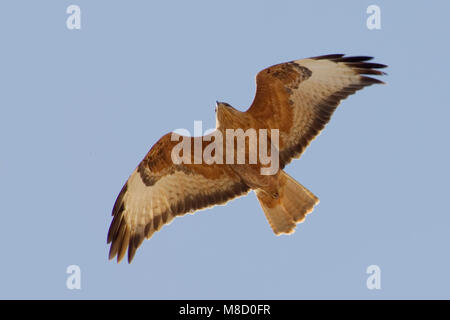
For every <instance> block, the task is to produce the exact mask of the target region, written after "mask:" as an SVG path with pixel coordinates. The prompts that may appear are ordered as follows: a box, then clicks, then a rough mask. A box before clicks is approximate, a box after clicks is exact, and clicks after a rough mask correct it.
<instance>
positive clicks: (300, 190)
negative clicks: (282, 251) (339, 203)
mask: <svg viewBox="0 0 450 320" xmlns="http://www.w3.org/2000/svg"><path fill="white" fill-rule="evenodd" d="M278 194H279V197H278V198H277V199H274V198H273V197H272V196H271V195H269V194H267V193H266V192H264V191H262V190H257V191H256V195H257V197H258V200H259V203H260V204H261V207H262V209H263V211H264V214H265V215H266V218H267V220H268V221H269V224H270V226H271V227H272V230H273V232H274V233H275V234H276V235H279V234H282V233H286V234H290V233H293V232H294V231H295V226H296V224H297V223H300V222H303V221H304V220H305V217H306V215H307V214H308V213H311V212H312V211H313V209H314V206H315V205H317V204H318V203H319V199H318V198H317V197H316V196H315V195H314V194H313V193H312V192H311V191H309V190H308V189H306V188H305V187H303V186H302V185H301V184H300V183H298V182H297V181H295V180H294V179H293V178H292V177H291V176H289V175H288V174H287V173H285V172H284V171H282V172H281V176H280V190H279V191H278Z"/></svg>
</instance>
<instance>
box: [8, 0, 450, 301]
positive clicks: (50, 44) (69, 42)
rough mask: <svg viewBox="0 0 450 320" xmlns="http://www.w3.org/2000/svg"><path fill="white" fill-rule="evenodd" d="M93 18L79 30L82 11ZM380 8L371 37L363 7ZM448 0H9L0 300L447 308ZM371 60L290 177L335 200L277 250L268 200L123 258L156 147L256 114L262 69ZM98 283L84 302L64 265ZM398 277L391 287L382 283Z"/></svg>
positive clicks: (185, 223)
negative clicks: (113, 240)
mask: <svg viewBox="0 0 450 320" xmlns="http://www.w3.org/2000/svg"><path fill="white" fill-rule="evenodd" d="M71 4H77V5H79V6H80V8H81V12H82V14H81V30H68V29H67V27H66V18H67V16H68V15H67V14H66V8H67V7H68V6H69V5H71ZM370 4H377V5H379V6H380V8H381V30H368V29H367V27H366V18H367V16H368V15H367V14H366V8H367V7H368V6H369V5H370ZM449 12H450V3H449V2H448V1H434V2H433V3H429V2H419V1H415V2H411V1H381V0H380V1H356V0H354V1H345V2H338V1H164V2H162V1H160V2H159V4H156V2H151V1H124V0H122V1H106V0H102V1H101V0H96V1H87V0H84V1H81V0H73V1H19V0H15V1H12V0H9V1H2V2H1V4H0V39H1V50H0V58H1V60H0V61H1V63H0V65H1V68H0V88H1V89H0V91H1V94H0V150H1V151H0V155H1V157H0V194H1V196H0V199H1V220H2V222H1V226H2V231H1V232H0V249H1V263H0V298H62V299H78V298H87V299H89V298H149V299H155V298H158V299H167V298H168V299H170V298H178V299H197V298H211V299H212V298H221V299H225V298H237V299H240V298H254V299H260V298H262V299H278V298H283V299H300V298H363V299H372V298H373V299H379V298H386V299H389V298H450V294H449V292H450V290H449V287H450V276H449V270H450V256H449V250H448V247H449V243H450V233H449V231H450V212H449V211H450V210H449V205H448V197H449V196H448V192H449V184H448V181H449V178H450V177H449V168H448V164H449V163H450V159H449V158H450V153H449V148H448V146H449V129H448V123H449V119H450V106H449V101H450V90H449V82H450V80H449V74H450V70H449V69H450V63H449V57H450V46H449V44H448V41H446V40H445V39H446V38H448V31H449V22H448V14H449ZM330 53H346V54H352V55H355V54H356V55H372V56H375V57H376V60H375V61H376V62H380V63H385V64H388V65H389V69H388V70H387V72H388V73H389V75H388V76H387V77H384V80H385V81H386V82H387V83H388V85H386V86H373V87H370V88H368V89H365V90H363V91H361V92H358V93H357V94H356V95H354V96H351V97H350V98H349V99H348V100H346V101H344V102H343V103H342V104H341V106H340V108H339V109H338V110H337V111H336V113H335V115H334V117H333V118H332V121H331V122H330V123H329V125H328V126H327V128H326V130H325V131H324V132H323V133H322V134H321V135H320V136H319V138H318V139H317V140H315V141H314V142H313V143H312V144H311V146H310V147H309V148H308V149H307V151H306V152H305V153H304V155H303V157H302V159H300V160H297V161H294V162H293V163H292V164H291V165H289V166H288V167H287V171H288V172H289V174H291V175H292V176H293V177H294V178H296V179H297V180H298V181H300V182H301V183H302V184H303V185H305V186H306V187H307V188H309V189H310V190H311V191H313V192H314V193H315V194H316V195H317V196H319V197H320V199H321V202H320V204H319V206H318V207H316V209H315V211H314V213H313V214H311V215H309V216H308V218H307V220H306V222H305V223H304V224H301V225H299V226H298V227H297V231H296V233H295V234H293V235H291V236H283V237H275V236H274V235H273V233H272V231H271V230H270V227H269V225H268V223H267V221H266V219H265V217H264V214H263V212H262V210H261V208H260V207H259V204H258V202H257V200H256V197H255V196H254V194H250V195H249V196H247V197H245V198H239V199H236V200H234V201H232V202H230V203H229V204H228V205H227V206H220V207H216V208H212V209H208V210H205V211H201V212H199V213H197V214H195V215H192V216H191V215H189V216H185V217H182V218H178V219H176V220H175V221H174V222H173V223H172V224H171V225H169V226H166V227H164V229H163V230H162V231H161V232H158V233H157V234H156V235H155V236H154V237H153V238H152V239H151V240H149V241H145V242H144V244H143V246H142V247H141V248H140V249H139V250H138V252H137V255H136V257H135V260H134V261H133V263H132V264H131V265H128V264H127V263H121V264H119V265H118V264H117V263H116V262H115V261H108V259H107V254H108V246H107V245H106V233H107V230H108V227H109V224H110V222H111V216H110V214H111V209H112V206H113V203H114V200H115V198H116V196H117V194H118V192H119V191H120V189H121V187H122V185H123V183H124V182H125V180H126V179H127V178H128V176H129V174H130V173H131V172H132V170H133V169H134V168H135V166H136V165H137V164H138V162H139V161H140V160H141V159H142V158H143V157H144V155H145V154H146V153H147V151H148V150H149V149H150V147H151V146H152V145H153V143H155V142H156V140H157V139H159V137H160V136H162V135H163V134H164V133H166V132H169V131H171V130H173V129H176V128H187V129H190V130H193V123H194V120H202V121H203V123H204V128H205V129H206V128H211V127H214V126H215V115H214V104H215V101H216V100H219V101H226V102H228V103H230V104H231V105H233V106H235V107H237V108H240V109H241V110H242V109H245V108H246V107H247V106H248V105H249V104H250V102H251V101H252V99H253V96H254V90H255V84H254V76H255V75H256V73H257V72H258V71H259V70H261V69H263V68H265V67H267V66H270V65H272V64H275V63H279V62H284V61H288V60H293V59H299V58H305V57H309V56H314V55H322V54H330ZM73 264H75V265H79V266H80V268H81V286H82V288H81V290H68V289H67V288H66V278H67V276H68V275H67V274H66V268H67V266H69V265H73ZM372 264H376V265H378V266H380V268H381V272H382V273H381V287H382V288H381V290H378V291H373V290H372V291H371V290H368V289H367V288H366V279H367V277H368V275H367V274H366V268H367V267H368V266H369V265H372Z"/></svg>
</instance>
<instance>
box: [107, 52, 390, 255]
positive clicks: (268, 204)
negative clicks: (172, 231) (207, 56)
mask: <svg viewBox="0 0 450 320" xmlns="http://www.w3.org/2000/svg"><path fill="white" fill-rule="evenodd" d="M371 59H372V57H367V56H344V55H343V54H332V55H325V56H318V57H312V58H307V59H302V60H295V61H290V62H286V63H281V64H277V65H274V66H271V67H269V68H266V69H264V70H262V71H260V72H259V73H258V74H257V76H256V95H255V98H254V100H253V102H252V104H251V106H250V108H249V109H248V110H247V111H245V112H242V111H239V110H237V109H235V108H233V107H231V106H230V105H229V104H227V103H221V102H218V103H217V107H216V123H217V124H216V125H217V126H216V131H217V132H220V133H223V134H224V135H225V131H226V130H227V129H238V128H242V129H243V130H246V129H249V128H254V129H267V130H271V129H277V130H278V146H277V149H276V150H275V151H277V155H278V161H279V169H278V170H277V171H276V172H275V173H274V174H270V175H263V174H261V170H260V169H261V167H263V166H264V165H263V164H262V163H261V162H260V161H259V160H258V161H257V162H256V163H253V164H251V163H247V162H245V163H232V164H229V163H219V162H213V163H205V162H200V163H199V161H197V162H196V161H192V162H190V163H189V162H187V163H174V161H173V158H172V157H171V152H172V149H173V148H174V147H175V145H176V144H178V143H179V142H178V141H174V140H173V139H172V138H171V137H173V133H168V134H166V135H164V136H163V137H162V138H160V140H159V141H158V142H157V143H156V144H155V145H154V146H153V147H152V148H151V149H150V151H149V152H148V153H147V155H146V156H145V158H144V159H143V160H142V162H141V163H140V164H139V165H138V166H137V168H136V169H135V170H134V171H133V173H132V174H131V176H130V177H129V179H128V180H127V182H126V183H125V185H124V186H123V188H122V190H121V191H120V193H119V195H118V197H117V200H116V202H115V204H114V207H113V210H112V216H113V220H112V223H111V226H110V228H109V232H108V238H107V242H108V243H111V247H110V252H109V258H110V259H112V258H114V257H115V256H117V261H118V262H120V261H121V260H122V258H123V257H124V255H125V253H126V251H127V249H128V262H129V263H130V262H131V261H132V259H133V257H134V255H135V253H136V249H137V248H138V247H139V246H140V245H141V244H142V242H143V240H144V238H147V239H149V238H150V237H151V236H152V235H153V233H154V232H155V231H158V230H160V229H161V227H162V226H163V225H165V224H168V223H170V222H171V221H172V220H173V219H174V218H175V217H177V216H181V215H184V214H186V213H194V212H195V211H197V210H200V209H204V208H206V207H210V206H214V205H218V204H225V203H226V202H228V201H229V200H231V199H233V198H236V197H239V196H243V195H246V194H247V193H248V192H249V191H250V190H253V191H254V192H255V193H256V196H257V198H258V200H259V203H260V205H261V207H262V209H263V211H264V214H265V215H266V218H267V220H268V222H269V224H270V226H271V228H272V230H273V231H274V233H275V234H277V235H279V234H283V233H285V234H290V233H292V232H293V231H294V229H295V227H296V224H297V223H299V222H302V221H303V220H304V219H305V216H306V215H307V214H308V213H310V212H312V210H313V208H314V206H315V205H316V204H317V203H318V202H319V200H318V198H317V197H316V196H315V195H314V194H313V193H312V192H310V191H309V190H307V189H306V188H305V187H303V186H302V185H301V184H300V183H298V182H297V181H295V180H294V179H293V178H292V177H290V176H289V175H288V174H287V173H286V172H284V171H283V170H282V169H283V168H284V167H285V166H286V165H287V164H288V163H290V162H291V160H292V159H294V158H299V157H300V155H301V154H302V152H303V151H304V150H305V148H306V147H307V146H308V145H309V143H310V142H311V141H312V140H313V139H314V138H315V137H316V136H317V135H318V134H319V133H320V132H321V130H322V129H323V128H324V126H325V124H326V123H327V122H328V121H329V120H330V118H331V116H332V114H333V112H334V111H335V109H336V107H337V106H338V104H339V103H340V101H341V100H342V99H345V98H346V97H348V96H349V95H351V94H353V93H355V92H356V91H357V90H360V89H362V88H364V87H366V86H370V85H372V84H382V83H384V82H382V81H380V80H378V79H376V78H373V77H370V75H383V74H385V73H384V72H382V71H380V70H379V69H380V68H384V67H386V65H383V64H378V63H372V62H368V61H369V60H371ZM204 138H205V137H183V139H188V141H189V142H191V143H192V145H194V144H196V143H200V144H199V145H200V148H201V151H205V149H206V148H208V142H207V140H208V139H204ZM247 138H248V137H246V139H247ZM270 139H273V138H272V137H271V136H269V137H268V140H269V144H271V143H272V141H271V140H270ZM232 151H233V150H232ZM226 152H228V151H226ZM245 154H246V156H248V155H249V152H248V150H246V153H245ZM183 156H186V155H183ZM187 156H188V158H189V159H190V160H192V159H194V158H195V155H194V152H193V151H192V154H188V155H187Z"/></svg>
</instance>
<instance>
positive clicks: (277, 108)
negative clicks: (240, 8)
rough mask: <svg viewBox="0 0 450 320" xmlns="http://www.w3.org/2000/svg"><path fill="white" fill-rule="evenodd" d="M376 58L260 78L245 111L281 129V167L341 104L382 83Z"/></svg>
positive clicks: (309, 65)
mask: <svg viewBox="0 0 450 320" xmlns="http://www.w3.org/2000/svg"><path fill="white" fill-rule="evenodd" d="M371 59H372V57H364V56H358V57H344V55H342V54H335V55H327V56H320V57H313V58H308V59H302V60H296V61H291V62H287V63H282V64H277V65H274V66H271V67H269V68H266V69H264V70H262V71H261V72H259V73H258V75H257V76H256V88H257V89H256V95H255V99H254V100H253V103H252V105H251V106H250V108H249V109H248V110H247V113H249V114H251V116H253V117H254V118H256V119H258V120H260V121H261V122H262V123H264V125H265V126H266V127H267V128H269V129H279V137H280V142H279V148H280V167H281V168H283V167H284V166H285V165H286V164H287V163H289V162H290V161H291V160H292V159H293V158H298V157H300V155H301V153H302V152H303V150H304V149H305V148H306V147H307V146H308V144H309V143H310V142H311V140H313V139H314V138H315V137H316V136H317V135H318V134H319V133H320V131H321V130H322V129H323V128H324V126H325V124H326V123H327V122H328V121H329V120H330V118H331V115H332V114H333V112H334V110H335V109H336V107H337V106H338V105H339V103H340V101H341V100H343V99H345V98H346V97H347V96H349V95H351V94H353V93H355V92H356V91H357V90H360V89H362V88H364V87H366V86H369V85H372V84H375V83H383V82H382V81H380V80H378V79H375V78H371V77H368V76H367V75H383V74H384V72H381V71H379V70H377V69H380V68H384V67H386V66H385V65H383V64H378V63H369V62H367V61H368V60H371Z"/></svg>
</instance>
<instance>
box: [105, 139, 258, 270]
mask: <svg viewBox="0 0 450 320" xmlns="http://www.w3.org/2000/svg"><path fill="white" fill-rule="evenodd" d="M170 136H171V134H167V135H165V136H163V137H162V138H161V139H160V140H159V141H158V142H157V143H156V144H155V145H154V146H153V147H152V149H151V150H150V151H149V153H148V154H147V155H146V157H145V158H144V160H143V161H142V162H141V163H140V164H139V166H138V167H137V168H136V170H134V172H133V173H132V174H131V176H130V178H129V179H128V180H127V182H126V183H125V185H124V187H123V188H122V190H121V192H120V193H119V195H118V197H117V200H116V202H115V204H114V207H113V211H112V215H113V221H112V223H111V226H110V228H109V232H108V239H107V241H108V243H111V247H110V254H109V258H110V259H112V258H114V257H115V256H117V261H118V262H119V261H120V260H122V258H123V257H124V255H125V253H126V250H127V249H128V262H131V261H132V260H133V257H134V255H135V253H136V250H137V248H138V247H139V246H140V245H141V244H142V242H143V240H144V238H147V239H149V238H150V237H151V236H152V235H153V233H154V232H156V231H158V230H160V229H161V228H162V226H163V225H165V224H169V223H170V222H171V221H172V220H173V219H174V218H175V217H177V216H181V215H184V214H186V213H194V212H195V211H197V210H200V209H204V208H206V207H210V206H214V205H218V204H224V203H225V202H227V201H229V200H231V199H233V198H235V197H238V196H241V195H244V194H246V193H248V191H249V190H250V189H249V187H248V186H247V185H246V184H245V183H244V182H243V181H242V180H241V178H240V177H239V176H238V175H237V174H235V173H234V171H232V170H231V169H230V168H229V167H228V166H226V165H220V164H212V165H207V164H178V165H175V164H174V163H173V162H172V159H171V157H170V154H171V151H172V148H173V147H174V144H175V143H177V142H173V141H171V139H170ZM189 139H201V137H199V138H189ZM193 145H194V143H193V142H191V146H193ZM203 147H205V145H203ZM191 156H193V155H191Z"/></svg>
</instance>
